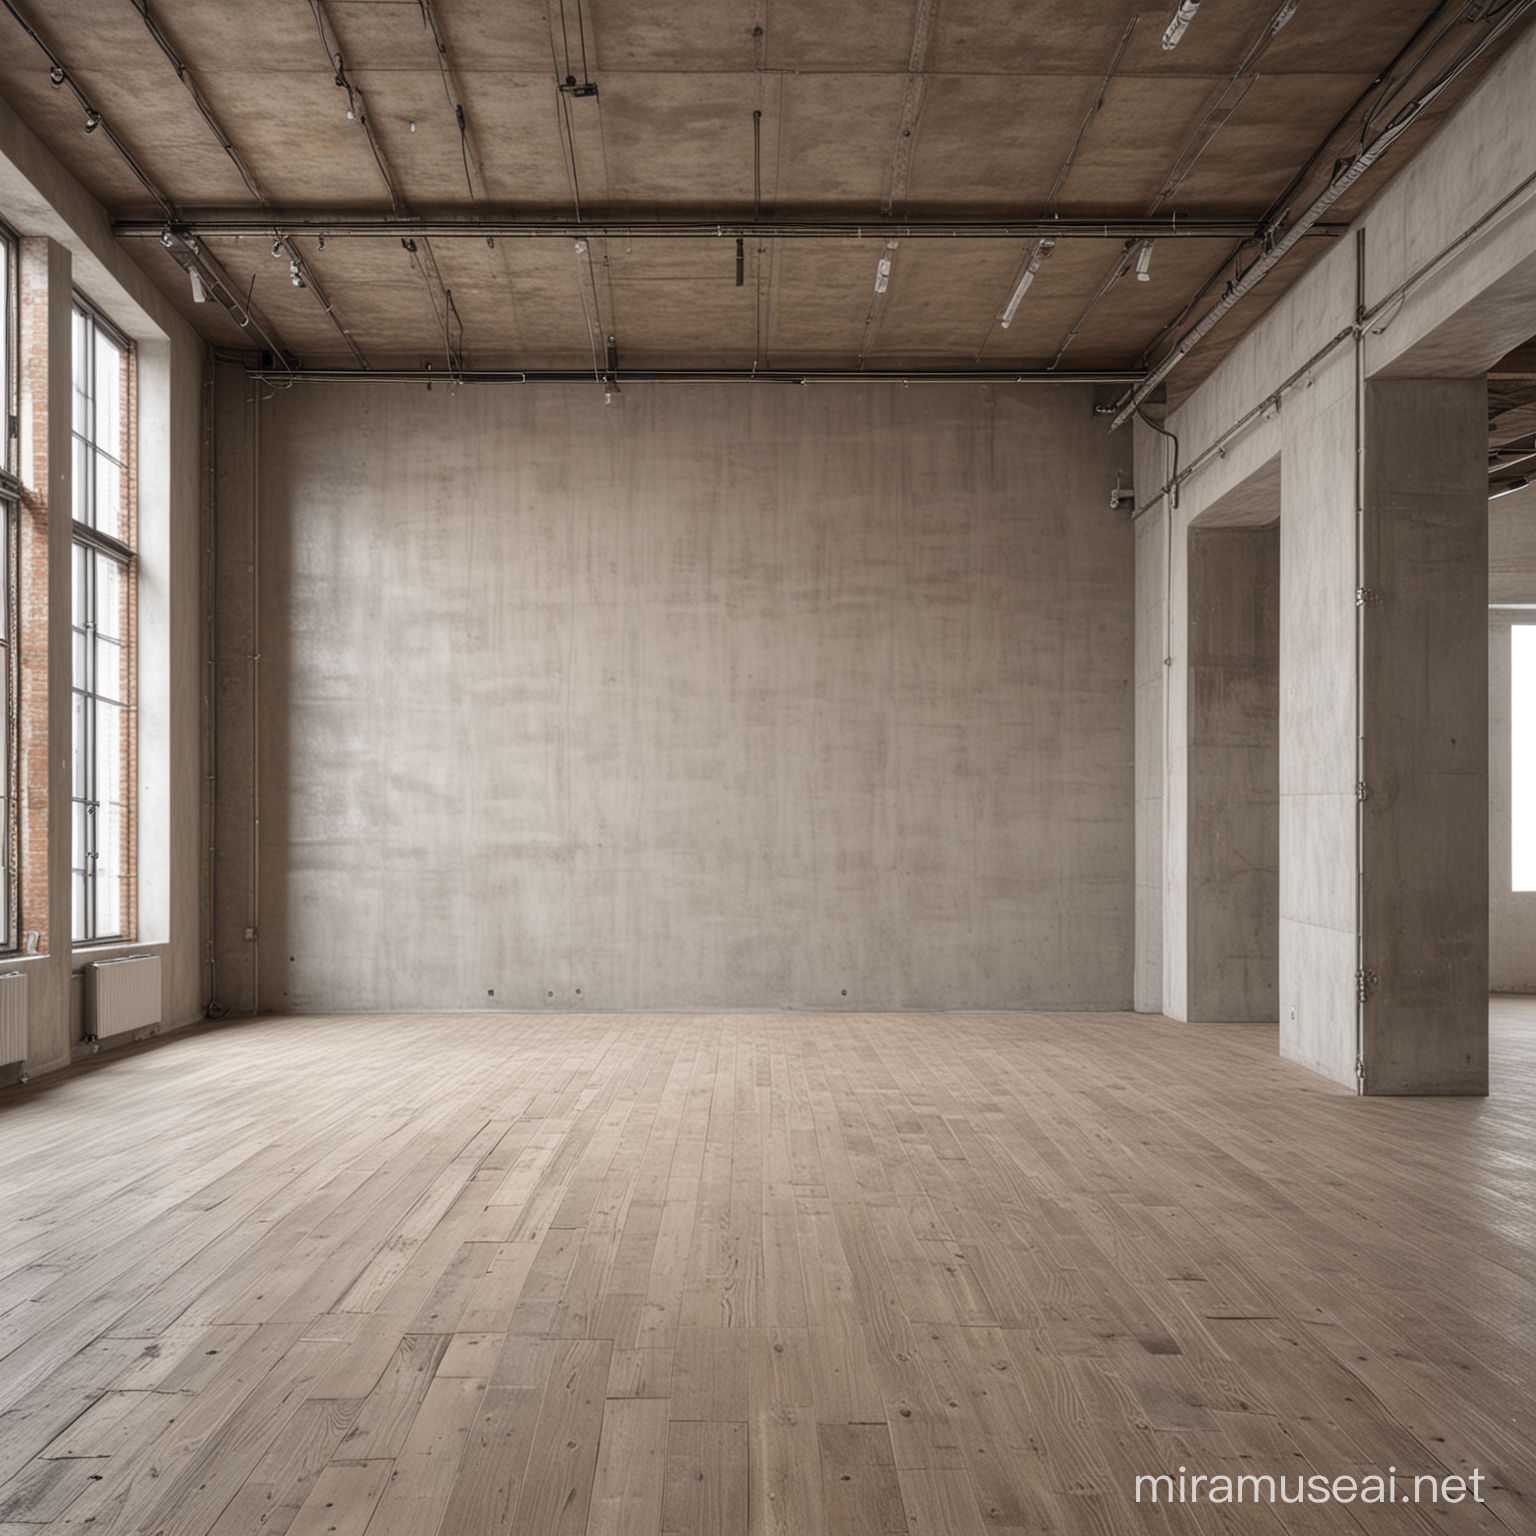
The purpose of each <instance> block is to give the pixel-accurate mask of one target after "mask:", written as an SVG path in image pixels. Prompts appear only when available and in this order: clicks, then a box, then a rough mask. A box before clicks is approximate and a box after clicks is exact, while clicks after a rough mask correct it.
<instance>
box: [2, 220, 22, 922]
mask: <svg viewBox="0 0 1536 1536" xmlns="http://www.w3.org/2000/svg"><path fill="white" fill-rule="evenodd" d="M17 268H18V262H17V245H16V239H15V237H14V236H13V235H12V234H11V232H10V231H9V230H8V229H6V227H5V226H4V225H3V224H0V950H8V949H15V948H16V947H17V943H18V928H19V923H18V918H17V914H18V910H19V908H20V903H19V901H18V900H17V886H18V877H19V870H18V859H17V851H18V847H19V844H20V836H19V832H20V826H19V810H18V799H17V785H18V784H19V783H20V779H21V775H20V773H19V771H18V762H17V755H16V754H17V730H16V701H17V694H18V689H17V686H16V683H17V679H16V665H17V646H16V598H17V586H16V539H17V535H18V529H19V526H20V523H19V516H18V504H19V502H20V499H21V485H20V481H19V479H18V469H19V466H18V464H17V453H18V443H17V423H18V415H19V409H20V408H19V406H18V404H17V399H18V397H17V390H18V387H19V373H20V355H19V352H18V346H19V343H18V333H19V330H20V322H19V310H18V295H17V288H18V282H19V278H18V274H17Z"/></svg>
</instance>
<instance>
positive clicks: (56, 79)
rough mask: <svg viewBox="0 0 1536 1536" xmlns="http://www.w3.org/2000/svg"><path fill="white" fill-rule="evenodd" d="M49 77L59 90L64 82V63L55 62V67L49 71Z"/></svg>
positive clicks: (55, 88)
mask: <svg viewBox="0 0 1536 1536" xmlns="http://www.w3.org/2000/svg"><path fill="white" fill-rule="evenodd" d="M48 78H49V79H50V80H51V81H53V88H54V90H58V88H59V87H60V86H61V85H63V84H64V66H63V65H62V64H55V65H54V66H53V68H52V69H50V70H49V71H48Z"/></svg>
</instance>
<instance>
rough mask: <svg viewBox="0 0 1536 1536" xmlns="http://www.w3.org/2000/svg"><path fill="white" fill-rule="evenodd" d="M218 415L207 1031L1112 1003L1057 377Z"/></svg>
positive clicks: (314, 392) (1105, 659)
mask: <svg viewBox="0 0 1536 1536" xmlns="http://www.w3.org/2000/svg"><path fill="white" fill-rule="evenodd" d="M220 395H221V400H222V402H223V404H222V408H221V415H220V425H219V441H220V460H221V464H222V477H221V484H220V488H219V507H220V511H219V557H218V564H219V574H218V590H219V604H218V611H219V615H220V648H219V667H218V673H219V690H220V697H221V710H220V716H219V759H218V782H219V801H220V814H219V837H218V850H219V863H218V891H219V923H218V935H219V949H218V960H219V965H218V974H219V978H220V997H221V1000H222V1001H224V1002H225V1003H226V1004H228V1005H231V1006H233V1007H236V1008H242V1009H243V1008H250V1007H252V1006H257V1007H260V1008H262V1009H268V1008H271V1009H284V1008H296V1009H297V1008H302V1009H322V1010H340V1009H416V1008H448V1009H452V1008H493V1009H497V1008H507V1009H525V1008H542V1007H551V1008H560V1009H570V1008H573V1007H577V1008H595V1009H640V1008H733V1007H786V1008H795V1007H814V1008H828V1007H833V1008H835V1007H849V1008H874V1009H897V1008H924V1009H927V1008H1017V1007H1023V1008H1047V1007H1049V1008H1054V1007H1064V1008H1121V1007H1125V1006H1127V1005H1128V1004H1129V1002H1130V1000H1131V995H1130V992H1131V974H1132V967H1131V958H1130V957H1131V942H1132V905H1133V881H1132V876H1133V843H1132V830H1133V818H1132V778H1131V757H1132V743H1131V723H1132V708H1131V662H1132V656H1131V628H1132V622H1131V621H1132V581H1131V576H1132V532H1131V526H1130V522H1129V519H1128V517H1127V515H1126V513H1125V512H1124V511H1119V512H1115V511H1111V510H1110V508H1109V505H1108V492H1109V488H1110V486H1111V485H1112V484H1113V482H1114V476H1115V471H1116V470H1117V469H1119V470H1125V469H1127V468H1128V464H1127V461H1126V458H1125V457H1124V456H1125V455H1128V454H1129V452H1130V439H1129V434H1122V435H1117V436H1114V437H1111V436H1109V435H1108V434H1106V433H1105V431H1104V428H1103V424H1102V422H1100V421H1096V420H1095V419H1094V417H1093V415H1092V412H1091V409H1090V407H1091V398H1090V395H1089V394H1088V393H1087V392H1086V391H1082V390H1073V389H1060V390H1055V389H1052V390H1039V389H1035V390H1029V389H1020V388H1015V389H1006V390H990V389H986V388H981V387H971V386H954V387H927V388H917V387H914V388H911V389H902V388H893V387H888V386H869V387H857V388H840V387H839V388H821V389H793V390H790V389H779V388H776V387H755V388H750V389H740V388H737V389H709V388H703V387H698V388H687V389H684V388H677V387H673V388H667V387H662V386H649V387H647V386H626V387H625V389H624V392H623V393H622V395H620V396H618V397H617V398H616V399H615V402H614V404H613V405H612V406H610V407H605V406H604V404H603V397H602V392H601V391H600V390H599V389H598V388H597V387H596V386H595V385H594V386H586V387H582V386H571V387H568V388H567V387H541V388H537V389H533V388H530V389H517V388H503V389H493V388H484V387H482V388H478V389H475V388H466V389H460V390H458V391H457V392H456V393H450V392H449V391H448V390H447V389H446V388H444V387H442V386H439V387H438V388H436V389H434V390H432V391H430V392H428V391H426V390H423V389H420V388H414V389H410V390H407V389H404V388H399V387H394V386H379V387H367V386H345V387H342V386H307V387H306V386H300V387H298V388H296V389H293V390H291V391H288V392H285V393H280V394H278V395H277V396H275V397H274V398H271V399H269V400H267V401H265V402H264V403H262V404H261V405H260V407H259V413H260V421H259V436H260V442H259V449H257V450H256V451H255V452H252V451H250V450H251V442H252V438H253V435H254V433H255V431H256V430H257V428H256V426H255V424H254V423H253V414H254V412H255V410H256V409H258V408H256V407H252V406H250V405H249V404H247V403H246V392H245V390H244V389H243V384H242V381H241V380H239V379H238V377H237V376H234V375H233V374H232V373H228V372H226V374H225V377H224V378H223V380H221V386H220ZM257 470H259V475H258V474H256V473H255V471H257ZM258 480H259V485H257V484H256V482H257V481H258ZM253 507H255V508H256V509H257V513H258V519H259V528H258V530H257V532H256V533H255V536H254V538H253V534H252V528H251V524H250V517H251V512H252V508H253ZM258 654H259V656H260V660H259V662H252V661H251V660H250V659H249V658H250V657H252V656H255V655H258ZM253 688H255V689H256V690H258V693H254V694H253ZM253 769H254V771H253ZM258 819H259V826H258V824H257V823H258ZM253 850H259V853H258V854H257V857H258V863H257V865H256V866H255V868H254V869H253V867H252V865H251V862H250V860H251V857H252V853H253ZM253 875H254V876H255V878H253ZM248 931H249V932H252V933H254V938H253V939H252V938H247V932H248Z"/></svg>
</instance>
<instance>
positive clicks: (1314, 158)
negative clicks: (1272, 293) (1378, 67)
mask: <svg viewBox="0 0 1536 1536" xmlns="http://www.w3.org/2000/svg"><path fill="white" fill-rule="evenodd" d="M1447 3H1448V0H1440V3H1439V4H1437V5H1436V6H1435V8H1434V9H1433V10H1432V11H1431V12H1430V13H1429V15H1428V16H1426V17H1425V18H1424V20H1423V21H1421V22H1420V23H1419V25H1418V26H1417V27H1416V28H1415V29H1414V32H1413V35H1412V36H1411V37H1410V38H1409V39H1408V41H1407V42H1406V43H1404V44H1403V46H1402V47H1401V48H1400V49H1398V51H1397V53H1396V54H1394V55H1393V57H1392V59H1391V60H1390V61H1389V62H1388V64H1387V65H1386V67H1385V68H1384V69H1383V70H1382V71H1381V73H1380V74H1378V75H1377V76H1376V78H1375V79H1374V80H1373V81H1372V82H1371V83H1370V84H1369V85H1368V86H1366V88H1365V89H1364V90H1363V91H1361V92H1360V94H1359V95H1358V96H1356V97H1355V99H1354V100H1353V101H1352V102H1351V103H1350V104H1349V106H1348V107H1346V108H1345V110H1344V112H1343V114H1342V115H1341V116H1340V117H1339V119H1338V121H1337V122H1336V123H1334V125H1333V127H1332V128H1330V129H1329V130H1328V132H1327V133H1326V134H1324V135H1323V137H1322V139H1320V140H1319V141H1318V144H1317V146H1316V148H1314V149H1313V151H1312V153H1311V154H1310V155H1309V156H1308V157H1307V158H1306V160H1304V161H1303V162H1302V164H1301V166H1300V168H1299V169H1298V170H1297V171H1296V173H1295V174H1294V175H1293V176H1292V177H1291V179H1290V181H1289V182H1287V183H1286V185H1285V188H1284V190H1283V191H1281V193H1280V194H1279V196H1278V197H1276V198H1275V199H1274V201H1273V202H1271V203H1270V205H1269V208H1268V209H1267V210H1266V212H1265V214H1264V216H1263V218H1262V219H1261V220H1260V221H1259V222H1260V225H1261V227H1263V228H1266V229H1268V228H1272V227H1273V226H1274V225H1275V224H1276V222H1277V221H1279V220H1280V219H1282V218H1283V217H1284V216H1285V212H1286V210H1287V209H1288V208H1289V207H1290V205H1291V201H1292V199H1293V198H1294V197H1295V195H1296V193H1297V191H1298V190H1299V189H1300V188H1301V187H1302V186H1303V185H1304V183H1305V182H1306V180H1307V178H1308V177H1309V176H1310V175H1311V174H1312V172H1313V170H1315V169H1316V167H1317V165H1318V162H1319V161H1321V160H1322V158H1323V157H1324V155H1326V154H1327V152H1328V149H1329V147H1330V146H1331V145H1332V144H1333V143H1334V142H1335V141H1336V140H1337V139H1338V137H1339V135H1340V134H1341V133H1342V132H1343V131H1344V129H1345V128H1347V127H1348V126H1349V124H1350V123H1351V122H1352V121H1353V120H1354V117H1355V115H1356V113H1358V112H1359V111H1360V110H1361V108H1362V107H1364V106H1365V105H1366V104H1367V103H1368V102H1369V101H1370V99H1371V96H1372V94H1373V93H1374V92H1375V91H1377V90H1379V89H1380V88H1381V87H1382V86H1383V85H1384V83H1385V82H1386V81H1387V80H1388V79H1389V78H1390V77H1391V76H1392V73H1393V71H1395V70H1396V69H1397V67H1398V65H1399V64H1400V63H1401V62H1402V61H1403V59H1405V58H1406V57H1407V56H1408V54H1409V53H1410V52H1411V50H1412V49H1413V47H1414V46H1415V44H1417V42H1418V40H1419V39H1420V38H1421V37H1422V36H1423V35H1424V33H1425V32H1426V31H1427V30H1428V28H1429V26H1430V24H1431V23H1432V22H1433V21H1434V19H1435V17H1436V16H1438V15H1439V14H1440V12H1441V11H1443V10H1444V9H1445V7H1446V4H1447ZM1252 243H1253V242H1252V240H1251V239H1247V240H1239V241H1238V242H1237V243H1236V244H1235V245H1233V246H1232V248H1231V249H1230V250H1229V251H1228V252H1227V253H1226V254H1225V255H1224V256H1223V257H1222V258H1221V261H1220V262H1219V263H1218V265H1217V266H1216V268H1215V270H1214V271H1212V272H1211V274H1210V275H1209V276H1208V277H1207V278H1206V279H1205V281H1204V282H1203V283H1202V284H1201V285H1200V286H1199V287H1198V288H1197V289H1196V290H1195V292H1194V293H1193V294H1192V295H1191V296H1190V298H1189V299H1188V301H1187V302H1186V303H1185V304H1184V305H1183V306H1182V308H1180V310H1179V311H1178V313H1177V314H1175V315H1174V316H1173V317H1172V318H1171V319H1169V320H1167V321H1166V322H1165V323H1164V324H1163V325H1161V326H1160V327H1159V328H1158V330H1157V331H1156V333H1155V334H1154V335H1153V337H1152V339H1151V340H1150V341H1149V342H1148V343H1147V345H1146V346H1145V347H1143V348H1142V350H1141V354H1140V355H1139V356H1138V358H1137V360H1136V365H1137V367H1139V368H1144V367H1146V365H1147V360H1148V358H1150V357H1151V355H1152V353H1153V352H1154V351H1155V350H1156V348H1157V345H1158V343H1159V342H1160V341H1162V339H1163V338H1164V337H1165V336H1167V335H1168V334H1169V332H1170V331H1175V330H1177V329H1178V328H1179V327H1180V326H1181V325H1183V324H1184V322H1185V321H1186V320H1187V319H1188V318H1189V317H1190V315H1191V314H1193V313H1194V311H1195V310H1196V308H1197V307H1198V306H1199V305H1200V303H1201V302H1202V301H1203V300H1204V299H1205V298H1206V297H1207V296H1208V295H1209V294H1210V292H1211V290H1212V289H1213V288H1215V287H1216V285H1217V284H1218V283H1220V282H1222V281H1224V280H1225V278H1226V273H1227V268H1228V266H1230V265H1232V264H1234V263H1235V262H1236V261H1237V260H1238V258H1239V257H1240V256H1241V254H1242V252H1243V251H1244V250H1245V249H1246V248H1247V247H1248V246H1249V245H1251V244H1252Z"/></svg>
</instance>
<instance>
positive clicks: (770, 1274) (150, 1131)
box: [0, 1000, 1536, 1536]
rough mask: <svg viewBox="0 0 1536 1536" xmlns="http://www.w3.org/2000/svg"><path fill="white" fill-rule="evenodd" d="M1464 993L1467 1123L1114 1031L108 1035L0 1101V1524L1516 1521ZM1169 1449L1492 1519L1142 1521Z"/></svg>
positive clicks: (1513, 1386) (1523, 1362)
mask: <svg viewBox="0 0 1536 1536" xmlns="http://www.w3.org/2000/svg"><path fill="white" fill-rule="evenodd" d="M1494 1019H1495V1024H1494V1045H1495V1065H1494V1071H1495V1083H1496V1089H1495V1092H1494V1094H1493V1096H1492V1097H1491V1098H1489V1099H1487V1100H1381V1099H1357V1098H1355V1097H1354V1096H1353V1095H1351V1094H1348V1093H1346V1092H1344V1091H1343V1090H1341V1089H1338V1088H1336V1087H1334V1086H1332V1085H1330V1084H1328V1083H1325V1082H1323V1081H1322V1080H1320V1079H1318V1078H1316V1077H1314V1076H1312V1075H1311V1074H1309V1073H1307V1072H1304V1071H1302V1070H1301V1069H1299V1068H1296V1067H1293V1066H1290V1065H1289V1064H1287V1063H1284V1062H1282V1061H1280V1060H1279V1059H1278V1057H1277V1055H1276V1041H1275V1031H1274V1030H1273V1029H1272V1028H1266V1027H1251V1026H1249V1027H1220V1026H1212V1025H1181V1024H1174V1023H1170V1022H1169V1021H1167V1020H1164V1019H1157V1018H1144V1017H1135V1016H1128V1015H1103V1014H1096V1015H1011V1014H963V1015H922V1016H914V1015H897V1016H884V1015H846V1014H843V1015H832V1016H796V1015H791V1016H777V1015H775V1016H761V1017H759V1016H746V1015H741V1016H724V1017H718V1016H708V1017H693V1016H646V1017H636V1016H581V1017H522V1016H516V1015H512V1016H485V1015H467V1016H463V1015H461V1016H447V1017H389V1018H358V1017H343V1018H286V1019H265V1020H259V1021H254V1022H248V1023H241V1024H229V1025H224V1026H220V1027H218V1028H210V1029H206V1030H198V1031H196V1032H194V1033H192V1034H189V1035H181V1036H175V1037H171V1038H168V1039H166V1040H164V1041H162V1042H160V1043H159V1044H157V1045H155V1046H153V1047H150V1048H143V1049H135V1050H133V1051H130V1052H126V1053H118V1054H117V1055H116V1056H115V1057H114V1058H112V1059H108V1058H106V1057H103V1058H101V1059H100V1060H99V1061H98V1062H97V1063H96V1064H94V1065H93V1066H91V1067H89V1068H86V1069H83V1070H75V1071H73V1072H71V1073H66V1074H63V1075H61V1076H60V1077H59V1078H57V1079H55V1080H53V1081H52V1082H50V1083H45V1084H33V1085H32V1086H31V1087H29V1088H25V1089H18V1090H15V1091H11V1092H7V1093H5V1094H4V1095H0V1536H21V1533H27V1536H39V1533H42V1532H50V1533H51V1532H56V1531H64V1530H69V1531H76V1530H81V1529H89V1530H92V1531H95V1532H98V1533H100V1532H106V1533H112V1536H118V1533H124V1536H131V1533H146V1536H147V1533H163V1536H201V1533H208V1532H212V1533H216V1536H258V1533H260V1536H276V1533H281V1532H289V1533H291V1536H317V1533H331V1536H361V1533H365V1532H366V1536H435V1533H442V1536H492V1533H497V1532H502V1531H516V1532H520V1533H528V1536H564V1533H583V1532H585V1533H593V1536H595V1533H603V1536H614V1533H620V1532H624V1533H630V1532H634V1533H653V1536H654V1533H669V1536H670V1533H685V1532H686V1533H699V1536H734V1533H737V1532H747V1531H751V1532H782V1533H785V1536H818V1533H832V1536H864V1533H870V1536H874V1533H897V1532H907V1533H928V1532H932V1533H941V1536H980V1533H983V1532H992V1533H996V1532H1007V1531H1015V1530H1016V1531H1032V1532H1036V1531H1054V1532H1078V1531H1082V1532H1108V1533H1118V1532H1124V1531H1139V1530H1142V1529H1146V1530H1154V1531H1166V1532H1186V1531H1187V1532H1194V1531H1202V1532H1204V1531H1223V1532H1249V1531H1254V1532H1266V1533H1276V1532H1279V1531H1282V1530H1286V1531H1297V1532H1324V1531H1355V1530H1359V1529H1363V1530H1372V1531H1390V1532H1418V1531H1456V1532H1461V1531H1474V1530H1476V1531H1508V1532H1530V1531H1532V1530H1536V1499H1533V1495H1536V1450H1533V1437H1532V1410H1533V1407H1536V1402H1533V1394H1536V1324H1533V1317H1536V1309H1533V1301H1536V1284H1533V1276H1536V1251H1533V1250H1536V1204H1533V1199H1532V1197H1533V1194H1536V1000H1524V1001H1520V1002H1516V1001H1513V1000H1510V1001H1504V1002H1497V1003H1495V1005H1494ZM1180 1468H1183V1469H1185V1472H1186V1476H1187V1477H1193V1476H1195V1475H1197V1474H1198V1475H1203V1476H1205V1477H1207V1478H1219V1477H1231V1478H1233V1479H1235V1478H1237V1477H1238V1476H1239V1475H1242V1474H1249V1475H1259V1474H1267V1475H1270V1476H1273V1477H1276V1478H1282V1479H1289V1480H1292V1481H1294V1480H1295V1479H1296V1478H1298V1477H1300V1476H1302V1475H1306V1476H1309V1477H1311V1476H1314V1475H1316V1476H1324V1477H1327V1478H1328V1479H1330V1480H1331V1479H1333V1478H1336V1477H1348V1476H1353V1477H1355V1478H1357V1479H1364V1478H1367V1477H1369V1476H1371V1475H1372V1474H1377V1475H1381V1476H1386V1475H1387V1471H1388V1468H1395V1469H1396V1471H1395V1474H1394V1475H1395V1476H1396V1477H1397V1478H1398V1480H1399V1481H1398V1487H1399V1488H1402V1487H1404V1486H1411V1484H1410V1483H1409V1480H1410V1479H1412V1478H1413V1477H1415V1476H1419V1475H1433V1476H1434V1477H1436V1478H1440V1477H1445V1476H1448V1475H1451V1474H1458V1475H1462V1476H1465V1477H1468V1478H1469V1479H1470V1476H1471V1474H1472V1473H1473V1472H1474V1471H1477V1472H1478V1473H1479V1474H1480V1478H1481V1481H1480V1482H1479V1483H1478V1484H1477V1485H1476V1486H1477V1487H1478V1488H1479V1489H1480V1490H1481V1492H1482V1495H1483V1497H1484V1499H1485V1500H1486V1502H1485V1503H1475V1502H1474V1501H1473V1500H1472V1499H1471V1497H1470V1496H1469V1497H1468V1498H1466V1499H1465V1500H1464V1501H1463V1502H1461V1503H1459V1504H1457V1503H1448V1502H1445V1501H1444V1500H1440V1501H1439V1502H1436V1503H1431V1502H1430V1501H1429V1499H1428V1496H1427V1494H1426V1496H1425V1499H1424V1501H1423V1502H1419V1503H1404V1502H1401V1497H1402V1496H1401V1493H1399V1495H1398V1498H1399V1502H1397V1503H1395V1504H1393V1505H1391V1506H1389V1507H1385V1508H1383V1507H1381V1506H1379V1505H1362V1504H1361V1503H1359V1502H1356V1503H1354V1504H1351V1505H1348V1506H1345V1505H1343V1504H1339V1503H1328V1504H1320V1503H1315V1502H1304V1503H1300V1504H1288V1505H1281V1504H1279V1503H1278V1502H1277V1503H1276V1504H1275V1505H1274V1506H1271V1505H1270V1504H1268V1503H1267V1502H1265V1503H1255V1502H1253V1499H1252V1497H1250V1498H1248V1499H1247V1501H1246V1502H1244V1503H1243V1504H1241V1505H1238V1504H1219V1503H1211V1502H1207V1501H1206V1500H1205V1499H1204V1498H1201V1497H1200V1496H1199V1486H1198V1485H1195V1487H1196V1499H1195V1501H1193V1502H1190V1501H1188V1500H1186V1502H1184V1503H1179V1502H1178V1501H1177V1500H1176V1499H1175V1500H1173V1501H1170V1500H1169V1499H1167V1498H1164V1499H1163V1500H1162V1501H1161V1502H1156V1503H1154V1502H1152V1492H1151V1487H1150V1485H1147V1486H1146V1487H1145V1488H1144V1493H1143V1498H1142V1500H1141V1502H1139V1503H1138V1502H1137V1499H1136V1479H1137V1476H1138V1475H1144V1476H1150V1475H1153V1474H1158V1473H1168V1474H1170V1475H1171V1476H1173V1477H1177V1475H1178V1472H1179V1469H1180ZM1217 1486H1219V1485H1216V1484H1211V1485H1208V1487H1209V1488H1215V1487H1217ZM1280 1486H1281V1487H1282V1488H1284V1487H1285V1483H1284V1482H1282V1483H1281V1484H1280ZM1363 1486H1364V1485H1363V1484H1362V1487H1363ZM1468 1486H1469V1488H1470V1487H1471V1486H1473V1485H1472V1484H1471V1483H1470V1481H1469V1483H1468Z"/></svg>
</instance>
